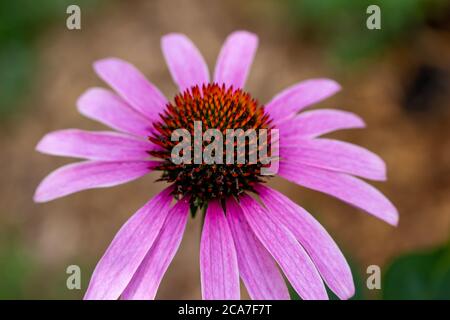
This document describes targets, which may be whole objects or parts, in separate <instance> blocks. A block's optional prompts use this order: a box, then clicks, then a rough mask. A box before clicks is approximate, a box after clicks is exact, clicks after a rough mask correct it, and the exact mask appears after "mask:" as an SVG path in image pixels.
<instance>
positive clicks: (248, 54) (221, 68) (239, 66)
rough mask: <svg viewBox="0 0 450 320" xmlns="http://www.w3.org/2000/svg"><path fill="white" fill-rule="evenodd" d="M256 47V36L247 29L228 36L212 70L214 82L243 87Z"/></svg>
mask: <svg viewBox="0 0 450 320" xmlns="http://www.w3.org/2000/svg"><path fill="white" fill-rule="evenodd" d="M257 47H258V37H257V36H256V35H255V34H253V33H250V32H247V31H236V32H233V33H232V34H230V35H229V36H228V38H227V39H226V40H225V43H224V44H223V46H222V49H221V50H220V53H219V57H218V58H217V62H216V68H215V70H214V82H217V83H218V84H222V83H225V84H226V85H227V86H233V88H235V89H237V88H243V87H244V85H245V81H246V80H247V76H248V73H249V71H250V67H251V65H252V62H253V58H254V57H255V53H256V49H257Z"/></svg>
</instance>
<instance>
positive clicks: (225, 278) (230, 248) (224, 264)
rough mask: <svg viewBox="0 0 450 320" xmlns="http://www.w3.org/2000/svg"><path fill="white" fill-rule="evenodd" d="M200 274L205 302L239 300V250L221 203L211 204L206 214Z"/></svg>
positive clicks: (212, 202) (213, 202) (201, 246)
mask: <svg viewBox="0 0 450 320" xmlns="http://www.w3.org/2000/svg"><path fill="white" fill-rule="evenodd" d="M200 272H201V284H202V297H203V299H205V300H237V299H239V297H240V291H239V270H238V264H237V257H236V250H235V247H234V242H233V237H232V235H231V231H230V228H229V226H228V222H227V220H226V218H225V215H224V212H223V209H222V208H221V206H220V204H219V202H218V201H210V202H209V204H208V209H207V211H206V216H205V222H204V225H203V231H202V239H201V243H200Z"/></svg>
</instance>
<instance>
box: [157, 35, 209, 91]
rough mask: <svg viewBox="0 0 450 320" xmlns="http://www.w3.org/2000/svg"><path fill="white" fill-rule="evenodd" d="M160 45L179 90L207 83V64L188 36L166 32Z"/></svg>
mask: <svg viewBox="0 0 450 320" xmlns="http://www.w3.org/2000/svg"><path fill="white" fill-rule="evenodd" d="M161 47H162V51H163V54H164V58H165V59H166V62H167V65H168V66H169V70H170V73H171V74H172V78H173V81H174V82H175V83H176V84H178V87H179V89H180V91H181V92H183V91H185V90H186V89H189V88H191V87H192V86H195V85H199V86H200V87H201V85H202V84H207V83H209V70H208V65H207V64H206V62H205V59H203V56H202V55H201V53H200V51H199V50H198V49H197V47H195V45H194V44H193V43H192V41H191V40H189V38H188V37H186V36H185V35H183V34H178V33H172V34H168V35H166V36H164V37H163V38H162V40H161Z"/></svg>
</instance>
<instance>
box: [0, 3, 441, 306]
mask: <svg viewBox="0 0 450 320" xmlns="http://www.w3.org/2000/svg"><path fill="white" fill-rule="evenodd" d="M69 4H78V5H80V7H81V11H82V21H81V25H82V29H81V30H73V31H70V30H68V29H67V28H66V18H67V17H68V15H67V14H66V7H67V5H69ZM369 4H378V5H379V6H380V7H381V12H382V29H381V30H368V29H367V28H366V27H365V23H366V19H367V17H368V15H367V14H366V8H367V6H368V5H369ZM236 29H247V30H251V31H253V32H255V33H257V34H258V35H259V37H260V47H259V51H258V53H257V56H256V59H255V62H254V65H253V68H252V70H251V73H250V77H249V79H248V82H247V83H248V84H247V89H248V90H249V91H250V92H252V94H253V95H254V96H256V97H257V98H258V99H259V100H260V101H262V102H264V101H267V100H268V99H270V98H271V96H272V95H273V94H275V93H277V92H278V91H280V90H281V89H283V88H284V87H286V86H289V85H291V84H293V83H294V82H297V81H300V80H304V79H308V78H312V77H330V78H333V79H336V80H337V81H338V82H340V83H341V84H342V86H343V91H342V92H340V93H339V94H338V95H336V96H335V97H333V98H332V99H328V100H327V101H325V102H323V103H321V104H320V105H317V106H315V108H316V107H333V108H341V109H344V110H349V111H353V112H355V113H357V114H359V115H361V116H362V117H363V118H364V119H365V120H366V122H367V124H368V128H367V129H366V130H353V131H346V132H340V133H338V134H333V137H337V138H340V139H344V140H346V141H350V142H354V143H357V144H360V145H362V146H365V147H367V148H369V149H371V150H373V151H375V152H376V153H378V154H380V155H381V156H382V157H383V158H384V159H385V160H386V162H387V165H388V177H389V180H388V182H386V183H375V185H376V186H377V187H379V188H380V189H381V190H382V191H383V192H384V193H385V194H386V195H387V196H388V197H389V198H390V199H391V200H392V201H393V203H394V204H395V205H396V206H397V207H398V209H399V212H400V224H399V226H398V227H397V228H393V227H390V226H388V225H387V224H385V223H383V222H380V221H378V220H376V219H375V218H373V217H371V216H369V215H367V214H365V213H363V212H361V211H360V210H357V209H354V208H352V207H349V206H347V205H345V204H343V203H341V202H339V201H337V200H335V199H332V198H330V197H328V196H325V195H322V194H318V193H316V192H312V191H308V190H305V189H303V188H301V187H298V186H295V185H293V184H290V183H287V182H285V181H282V180H277V179H274V180H272V181H271V182H270V184H271V185H273V186H276V187H277V188H279V189H280V190H282V191H283V192H284V193H285V194H287V195H288V196H289V197H291V198H292V199H294V200H295V201H297V202H298V203H299V204H301V205H302V206H304V207H305V208H307V209H308V210H309V211H310V212H312V213H313V214H314V216H315V217H316V218H317V219H319V221H321V223H323V225H324V226H325V227H326V228H327V230H328V231H329V232H330V234H331V235H332V236H333V237H334V238H335V240H336V242H337V243H338V244H339V245H340V247H341V248H342V249H343V251H344V253H345V255H346V256H347V257H348V258H349V260H350V262H351V265H352V267H353V271H354V277H355V279H356V282H357V294H356V296H355V298H357V299H450V242H449V238H450V136H449V134H450V7H449V2H448V1H445V0H442V1H440V0H395V1H391V0H386V1H376V0H367V1H366V0H360V1H353V0H322V1H315V0H303V1H302V0H286V1H276V0H267V1H265V0H247V1H240V0H226V1H211V0H200V1H197V0H185V1H183V0H180V1H175V0H152V1H144V0H140V1H139V0H134V1H125V0H121V1H119V0H114V1H105V0H103V1H102V0H96V1H75V0H70V1H68V0H40V1H35V0H16V1H1V2H0V152H1V157H0V159H1V160H0V161H1V162H0V179H1V182H0V183H1V184H0V186H1V189H0V298H3V299H36V298H38V299H47V298H48V299H57V298H62V299H79V298H81V297H82V295H83V293H84V291H85V289H86V286H87V283H88V280H89V277H90V274H91V273H92V271H93V269H94V267H95V264H96V262H97V261H98V259H99V258H100V257H101V255H102V254H103V252H104V250H105V249H106V247H107V246H108V244H109V242H110V241H111V239H112V238H113V236H114V235H115V233H116V231H117V230H118V229H119V228H120V226H121V225H122V224H123V223H124V222H125V221H126V219H127V218H128V217H129V216H130V215H131V214H132V213H134V212H135V211H136V210H137V209H138V208H139V207H140V206H141V205H143V204H144V203H145V202H146V201H147V200H148V199H149V198H150V197H152V196H153V195H154V194H155V193H156V192H157V191H158V190H161V189H162V187H163V185H161V184H158V183H155V182H154V181H155V179H156V176H155V175H149V176H147V177H144V178H142V179H140V180H138V181H135V182H132V183H130V184H127V185H123V186H119V187H115V188H111V189H101V190H90V191H85V192H81V193H78V194H75V195H71V196H69V197H66V198H62V199H58V200H56V201H53V202H50V203H46V204H39V205H37V204H34V203H33V202H32V196H33V193H34V190H35V188H36V186H37V185H38V183H39V182H40V180H41V179H42V178H43V177H44V176H45V175H47V174H48V173H49V172H50V171H51V170H53V169H55V168H57V167H58V166H60V165H62V164H65V163H68V162H71V161H72V160H71V159H64V158H57V157H50V156H44V155H41V154H38V153H37V152H35V151H34V147H35V145H36V143H37V142H38V140H39V139H40V138H41V137H42V136H43V135H44V134H45V133H46V132H48V131H52V130H57V129H63V128H83V129H86V130H96V129H100V130H101V129H104V127H102V126H101V125H99V124H97V123H94V122H92V121H89V120H87V119H85V118H83V117H82V116H81V115H79V114H78V113H77V111H76V108H75V102H76V99H77V97H78V96H79V95H80V94H81V93H83V92H84V90H86V89H87V88H89V87H91V86H105V85H104V84H103V83H102V82H101V81H100V80H99V79H98V78H97V77H96V76H95V74H94V72H93V70H92V68H91V65H92V62H93V61H95V60H97V59H100V58H104V57H108V56H117V57H120V58H123V59H125V60H128V61H130V62H132V63H134V64H135V65H136V66H137V67H138V68H139V69H141V70H142V71H143V72H144V73H145V74H146V75H147V77H148V78H149V79H150V80H151V81H152V82H154V83H155V84H156V85H158V86H159V87H160V88H161V90H162V91H163V92H164V93H165V94H166V95H167V96H168V97H172V96H174V94H175V93H176V87H175V85H174V84H173V83H172V81H171V78H170V75H169V72H168V70H167V68H166V66H165V63H164V61H163V57H162V54H161V51H160V47H159V41H160V37H161V36H162V35H164V34H165V33H168V32H182V33H185V34H187V35H188V36H189V37H190V38H191V39H192V40H193V41H194V42H195V43H196V44H197V45H198V47H199V48H200V50H201V51H202V53H203V54H204V56H205V58H206V60H207V62H208V64H209V65H210V67H211V69H212V67H213V66H214V63H215V59H216V56H217V54H218V52H219V49H220V46H221V44H222V41H223V40H224V39H225V37H226V36H227V34H229V33H230V32H232V31H234V30H236ZM199 239H200V221H199V218H198V217H197V218H196V219H194V220H192V219H191V220H190V221H189V223H188V227H187V231H186V233H185V236H184V238H183V242H182V245H181V248H180V250H179V252H178V254H177V255H176V257H175V259H174V261H173V263H172V265H171V266H170V268H169V270H168V272H167V274H166V276H165V278H164V280H163V282H162V284H161V287H160V290H159V293H158V295H157V298H160V299H192V298H194V299H197V298H200V297H201V296H200V275H199V264H198V260H199V259H198V251H199ZM72 264H76V265H79V266H80V267H81V270H82V289H81V290H68V289H67V288H66V278H67V276H68V275H67V274H66V268H67V266H68V265H72ZM369 265H379V266H380V267H381V270H382V274H383V278H382V289H381V290H368V289H367V288H366V286H365V282H366V278H367V276H368V275H367V273H366V268H367V266H369ZM244 296H245V293H244Z"/></svg>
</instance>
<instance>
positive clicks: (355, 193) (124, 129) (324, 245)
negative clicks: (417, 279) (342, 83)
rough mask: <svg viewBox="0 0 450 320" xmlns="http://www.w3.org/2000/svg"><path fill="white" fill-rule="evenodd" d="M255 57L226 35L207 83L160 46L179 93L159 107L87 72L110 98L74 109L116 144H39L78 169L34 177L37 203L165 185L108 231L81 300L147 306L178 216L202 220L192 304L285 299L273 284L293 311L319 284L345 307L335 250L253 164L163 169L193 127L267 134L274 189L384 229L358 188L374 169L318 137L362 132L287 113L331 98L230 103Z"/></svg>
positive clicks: (390, 214) (112, 65)
mask: <svg viewBox="0 0 450 320" xmlns="http://www.w3.org/2000/svg"><path fill="white" fill-rule="evenodd" d="M257 44H258V39H257V37H256V36H255V35H254V34H251V33H248V32H245V31H239V32H235V33H233V34H231V35H230V36H229V37H228V38H227V40H226V41H225V44H224V45H223V47H222V50H221V52H220V54H219V57H218V60H217V64H216V68H215V72H214V78H213V81H212V82H211V80H210V75H209V71H208V67H207V65H206V63H205V61H204V59H203V57H202V56H201V54H200V52H199V51H198V49H197V48H196V47H195V46H194V45H193V43H192V42H191V41H190V40H189V39H188V38H187V37H186V36H184V35H181V34H169V35H166V36H164V37H163V38H162V51H163V53H164V57H165V59H166V61H167V64H168V66H169V69H170V72H171V74H172V77H173V80H174V81H175V83H176V84H177V85H178V87H179V90H180V94H178V95H177V96H176V97H175V99H174V100H173V101H172V102H169V101H168V100H167V99H166V98H165V97H164V95H163V94H162V93H161V92H160V91H159V90H158V89H157V88H156V87H155V86H154V85H153V84H151V83H150V82H149V81H147V80H146V78H145V77H144V76H143V75H142V74H141V73H140V72H139V71H138V70H137V69H136V68H135V67H134V66H132V65H131V64H129V63H127V62H124V61H122V60H119V59H115V58H110V59H104V60H101V61H98V62H96V63H95V65H94V68H95V71H96V72H97V74H98V75H99V76H100V77H101V78H102V79H103V80H104V81H105V82H106V83H108V84H109V85H110V86H111V87H112V88H113V89H114V91H115V93H114V92H112V91H109V90H106V89H102V88H92V89H89V90H88V91H87V92H86V93H84V94H83V95H82V96H81V97H80V99H79V100H78V108H79V111H80V112H81V113H82V114H83V115H85V116H87V117H89V118H91V119H94V120H97V121H99V122H102V123H104V124H106V125H108V126H109V127H111V128H113V129H115V130H117V131H119V132H120V133H118V132H110V131H105V132H89V131H83V130H77V129H68V130H61V131H56V132H52V133H49V134H47V135H46V136H45V137H44V138H43V139H42V140H41V141H40V142H39V144H38V146H37V150H38V151H40V152H43V153H47V154H52V155H57V156H69V157H76V158H82V159H86V160H87V161H83V162H78V163H75V164H70V165H66V166H63V167H62V168H59V169H57V170H56V171H54V172H53V173H51V174H50V175H49V176H47V177H46V178H45V179H44V180H43V181H42V183H41V184H40V185H39V187H38V188H37V190H36V194H35V196H34V200H35V201H36V202H46V201H50V200H53V199H56V198H59V197H62V196H66V195H69V194H72V193H74V192H77V191H81V190H86V189H91V188H101V187H111V186H115V185H119V184H122V183H125V182H129V181H131V180H134V179H137V178H139V177H142V176H144V175H146V174H147V173H149V172H150V171H153V170H159V171H161V180H163V181H166V182H168V183H170V186H169V187H167V188H166V189H165V190H164V191H162V192H161V193H160V194H158V195H156V196H155V197H154V198H153V199H151V200H150V201H149V202H148V203H147V204H145V205H144V206H143V207H142V208H141V209H139V210H138V211H137V212H136V213H135V214H134V215H133V216H132V217H131V218H130V219H129V220H128V221H127V222H126V223H125V224H124V225H123V227H122V228H121V229H120V230H119V232H118V233H117V235H116V236H115V238H114V240H113V241H112V243H111V245H110V246H109V248H108V249H107V250H106V252H105V254H104V255H103V257H102V258H101V260H100V261H99V263H98V265H97V267H96V268H95V271H94V273H93V275H92V278H91V281H90V284H89V288H88V289H87V292H86V295H85V298H86V299H119V298H121V299H153V298H154V297H155V295H156V292H157V289H158V286H159V284H160V282H161V279H162V277H163V275H164V273H165V272H166V270H167V268H168V266H169V264H170V262H171V261H172V259H173V257H174V255H175V253H176V251H177V249H178V246H179V244H180V242H181V238H182V236H183V232H184V229H185V226H186V221H187V219H188V216H189V212H191V213H192V214H193V215H195V213H196V212H202V214H203V215H204V225H203V231H202V236H201V243H200V270H201V288H202V296H203V298H204V299H239V297H240V290H239V277H240V278H241V279H242V281H243V283H244V284H245V286H246V288H247V290H248V293H249V295H250V297H251V298H252V299H289V293H288V289H287V286H286V283H285V280H284V278H283V276H282V273H283V274H284V275H285V277H286V278H287V280H288V281H289V282H290V283H291V285H292V287H293V288H294V289H295V290H296V291H297V292H298V294H299V295H300V296H301V297H302V298H303V299H327V298H328V296H327V292H326V289H325V284H326V285H327V286H328V287H329V288H330V289H331V290H332V291H333V292H334V293H335V294H336V295H337V296H338V297H340V298H341V299H348V298H350V297H351V296H352V295H353V294H354V285H353V279H352V274H351V272H350V268H349V266H348V264H347V262H346V260H345V258H344V256H343V255H342V253H341V251H340V250H339V248H338V246H337V245H336V243H335V242H334V241H333V239H332V238H331V237H330V235H329V234H328V233H327V232H326V231H325V229H324V228H323V227H322V226H321V225H320V224H319V223H318V222H317V221H316V220H315V219H314V218H313V217H312V216H311V214H309V213H308V212H307V211H306V210H305V209H303V208H302V207H300V206H299V205H297V204H296V203H294V202H292V201H291V200H289V199H288V198H287V197H285V196H284V195H282V194H281V193H279V192H277V191H275V190H273V189H271V188H269V187H267V186H266V185H265V184H264V183H265V182H266V181H267V179H268V178H269V177H268V176H265V175H262V174H261V169H262V167H263V166H264V165H263V164H262V163H259V162H258V163H256V164H248V165H247V164H244V165H242V164H213V165H207V164H174V163H171V161H170V152H171V148H172V147H173V143H172V142H171V140H170V135H171V132H172V131H173V130H175V129H177V128H188V129H190V130H191V131H192V123H193V121H201V122H202V124H203V127H204V128H216V129H219V130H221V131H224V130H225V129H236V128H243V129H248V128H253V129H264V128H266V129H267V128H269V129H278V130H279V171H278V173H277V174H278V175H279V176H281V177H282V178H285V179H286V180H289V181H291V182H294V183H296V184H298V185H301V186H304V187H307V188H310V189H313V190H317V191H320V192H323V193H326V194H329V195H331V196H334V197H336V198H338V199H340V200H342V201H344V202H347V203H349V204H351V205H353V206H355V207H357V208H360V209H363V210H365V211H366V212H368V213H369V214H372V215H374V216H376V217H378V218H380V219H382V220H384V221H386V222H387V223H389V224H392V225H396V224H397V222H398V213H397V211H396V209H395V207H394V206H393V205H392V203H391V202H390V201H389V200H388V199H387V198H386V197H385V196H384V195H383V194H381V193H380V192H379V191H378V190H376V189H375V188H374V187H372V186H371V185H369V184H367V183H366V182H364V181H363V180H361V179H360V178H365V179H371V180H385V179H386V168H385V164H384V162H383V160H381V159H380V158H379V157H378V156H377V155H375V154H373V153H372V152H370V151H368V150H366V149H363V148H361V147H358V146H356V145H353V144H350V143H346V142H341V141H336V140H332V139H326V138H319V136H321V135H323V134H326V133H329V132H332V131H335V130H339V129H349V128H361V127H364V122H363V121H362V120H361V119H360V118H359V117H358V116H356V115H355V114H352V113H349V112H344V111H338V110H331V109H327V110H323V109H322V110H313V111H306V112H302V113H299V111H302V110H303V109H305V108H306V107H308V106H310V105H312V104H314V103H316V102H319V101H321V100H323V99H325V98H327V97H329V96H331V95H333V94H334V93H336V92H337V91H338V90H339V89H340V87H339V85H338V84H337V83H336V82H334V81H332V80H328V79H313V80H307V81H304V82H301V83H298V84H295V85H293V86H292V87H289V88H287V89H286V90H284V91H282V92H281V93H279V94H278V95H276V96H275V97H274V98H273V99H272V100H271V101H269V102H268V103H267V104H265V105H264V106H262V105H260V104H259V103H258V102H257V100H255V99H253V98H252V97H251V96H250V95H249V94H248V93H247V92H245V91H243V89H242V88H243V87H244V83H245V80H246V78H247V74H248V72H249V69H250V65H251V63H252V60H253V57H254V55H255V52H256V48H257ZM247 153H248V152H247ZM280 271H282V272H280Z"/></svg>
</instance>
